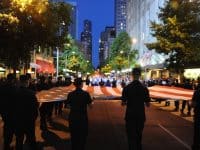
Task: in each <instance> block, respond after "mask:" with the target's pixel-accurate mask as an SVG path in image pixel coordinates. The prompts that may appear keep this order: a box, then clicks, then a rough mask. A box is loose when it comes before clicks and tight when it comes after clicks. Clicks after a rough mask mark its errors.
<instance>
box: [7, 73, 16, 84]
mask: <svg viewBox="0 0 200 150" xmlns="http://www.w3.org/2000/svg"><path fill="white" fill-rule="evenodd" d="M6 81H7V83H9V84H14V83H15V81H16V78H15V75H14V74H13V73H9V74H8V75H7V79H6Z"/></svg>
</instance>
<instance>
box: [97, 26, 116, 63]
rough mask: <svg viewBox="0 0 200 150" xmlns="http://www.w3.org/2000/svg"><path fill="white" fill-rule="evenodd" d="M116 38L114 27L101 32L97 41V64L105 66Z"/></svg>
mask: <svg viewBox="0 0 200 150" xmlns="http://www.w3.org/2000/svg"><path fill="white" fill-rule="evenodd" d="M115 37H116V32H115V27H112V26H107V27H105V31H103V32H101V35H100V40H99V64H100V66H103V65H105V61H106V59H108V58H109V57H110V48H111V45H112V43H113V41H114V39H115Z"/></svg>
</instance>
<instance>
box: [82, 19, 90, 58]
mask: <svg viewBox="0 0 200 150" xmlns="http://www.w3.org/2000/svg"><path fill="white" fill-rule="evenodd" d="M83 28H84V29H83V32H81V43H82V45H83V47H84V51H85V52H84V54H86V55H85V58H86V59H87V60H88V61H90V62H92V22H91V21H90V20H84V25H83Z"/></svg>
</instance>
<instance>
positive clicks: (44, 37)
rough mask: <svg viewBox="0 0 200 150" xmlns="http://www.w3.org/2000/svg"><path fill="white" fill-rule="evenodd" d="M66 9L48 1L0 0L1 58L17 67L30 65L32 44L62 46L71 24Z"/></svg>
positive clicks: (66, 7) (67, 8)
mask: <svg viewBox="0 0 200 150" xmlns="http://www.w3.org/2000/svg"><path fill="white" fill-rule="evenodd" d="M69 8H70V7H69V5H67V4H65V3H52V2H48V0H1V1H0V54H1V57H0V59H2V60H3V61H4V63H5V64H6V65H7V66H10V67H12V68H17V67H20V65H24V64H29V62H30V54H31V51H32V50H33V49H34V46H37V45H38V46H39V45H40V46H41V47H49V46H51V47H54V46H58V45H62V43H63V41H64V40H63V39H64V34H66V32H67V27H68V25H69V23H70V17H69V16H70V14H69V13H70V12H69ZM58 33H59V34H58ZM60 33H62V34H60Z"/></svg>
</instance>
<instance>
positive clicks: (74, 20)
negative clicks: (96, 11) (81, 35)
mask: <svg viewBox="0 0 200 150" xmlns="http://www.w3.org/2000/svg"><path fill="white" fill-rule="evenodd" d="M67 3H68V4H70V5H71V10H70V15H71V16H70V17H71V20H72V22H71V24H70V26H69V28H68V30H69V31H68V32H69V34H70V35H71V36H72V38H73V39H78V32H77V29H78V27H77V26H78V19H77V18H78V17H77V14H78V13H77V3H76V2H73V1H67Z"/></svg>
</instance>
